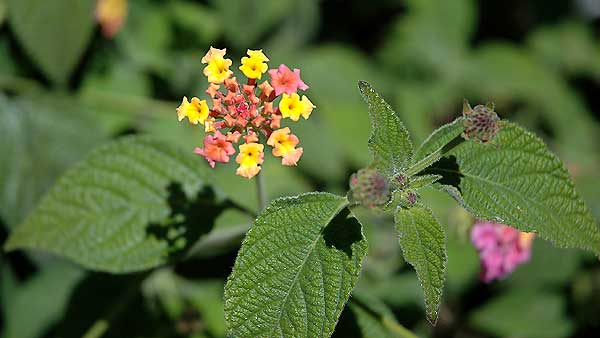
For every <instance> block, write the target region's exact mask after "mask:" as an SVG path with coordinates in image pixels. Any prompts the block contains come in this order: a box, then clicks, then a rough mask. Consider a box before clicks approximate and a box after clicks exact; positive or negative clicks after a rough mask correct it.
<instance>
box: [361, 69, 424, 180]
mask: <svg viewBox="0 0 600 338" xmlns="http://www.w3.org/2000/svg"><path fill="white" fill-rule="evenodd" d="M358 87H359V88H360V92H361V94H362V97H363V99H364V100H365V102H366V103H367V105H368V106H369V115H370V117H371V123H372V132H371V137H370V138H369V149H371V152H372V153H373V162H374V165H375V168H377V169H378V170H379V171H380V172H382V173H383V174H385V175H387V176H389V177H391V176H394V175H396V174H398V173H400V172H401V171H402V169H404V167H405V165H406V163H407V161H408V160H409V159H410V158H411V156H412V152H413V148H412V143H411V142H410V137H409V135H408V131H407V130H406V128H404V125H403V124H402V122H401V121H400V119H399V118H398V116H397V115H396V113H394V110H393V109H392V107H390V105H389V104H387V103H386V102H385V101H384V100H383V98H382V97H381V96H379V94H377V92H375V90H374V89H373V87H371V85H370V84H368V83H367V82H364V81H359V82H358Z"/></svg>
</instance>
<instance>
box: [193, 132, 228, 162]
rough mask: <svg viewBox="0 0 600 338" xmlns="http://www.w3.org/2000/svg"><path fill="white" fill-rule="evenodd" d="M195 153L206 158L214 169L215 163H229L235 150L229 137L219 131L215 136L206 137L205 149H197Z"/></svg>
mask: <svg viewBox="0 0 600 338" xmlns="http://www.w3.org/2000/svg"><path fill="white" fill-rule="evenodd" d="M194 152H195V153H196V154H199V155H202V156H204V158H205V159H206V160H207V161H208V164H210V166H211V167H212V168H214V167H215V162H221V163H227V162H229V156H230V155H233V154H234V153H235V149H234V148H233V145H232V144H231V142H229V141H228V140H227V137H226V136H225V135H223V134H221V132H219V131H218V130H217V131H215V134H214V135H206V137H205V138H204V148H196V149H194Z"/></svg>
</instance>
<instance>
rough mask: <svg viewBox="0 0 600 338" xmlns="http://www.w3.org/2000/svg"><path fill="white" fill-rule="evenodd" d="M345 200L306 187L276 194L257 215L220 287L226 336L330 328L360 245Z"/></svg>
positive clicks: (324, 333)
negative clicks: (285, 195)
mask: <svg viewBox="0 0 600 338" xmlns="http://www.w3.org/2000/svg"><path fill="white" fill-rule="evenodd" d="M347 205H348V201H347V200H346V198H343V197H339V196H335V195H331V194H327V193H308V194H304V195H300V196H297V197H288V198H281V199H277V200H275V201H274V202H272V203H271V204H270V205H269V206H268V207H267V208H266V209H265V210H264V211H263V212H262V213H261V214H260V215H259V216H258V218H257V219H256V221H255V223H254V225H253V227H252V229H251V230H250V231H249V232H248V235H247V236H246V239H245V240H244V242H243V244H242V248H241V249H240V252H239V254H238V258H237V260H236V262H235V266H234V268H233V272H232V273H231V276H230V277H229V280H228V282H227V285H226V286H225V319H226V321H227V323H228V329H229V332H230V335H232V336H235V337H237V338H250V337H251V338H255V337H276V336H277V337H279V336H281V337H296V338H303V337H304V338H309V337H310V338H319V337H329V336H330V335H331V333H332V332H333V329H334V327H335V324H336V322H337V320H338V318H339V316H340V313H341V312H342V309H343V308H344V303H345V302H346V301H347V300H348V297H349V296H350V292H351V291H352V289H353V287H354V285H355V283H356V281H357V279H358V275H359V273H360V267H361V262H362V259H363V258H364V256H365V255H366V252H367V243H366V240H365V239H364V237H363V234H362V229H361V226H360V224H359V223H358V222H357V221H356V220H355V219H354V218H347V215H348V211H347V209H345V207H346V206H347ZM342 210H344V212H343V213H340V211H342Z"/></svg>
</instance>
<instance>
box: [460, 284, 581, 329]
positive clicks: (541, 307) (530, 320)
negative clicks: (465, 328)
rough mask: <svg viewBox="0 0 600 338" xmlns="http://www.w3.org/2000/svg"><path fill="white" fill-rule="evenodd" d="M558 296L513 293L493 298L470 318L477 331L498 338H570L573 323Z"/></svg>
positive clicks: (545, 293)
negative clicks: (497, 337)
mask: <svg viewBox="0 0 600 338" xmlns="http://www.w3.org/2000/svg"><path fill="white" fill-rule="evenodd" d="M565 309H566V304H565V301H564V299H563V298H561V297H560V296H559V295H556V294H553V293H547V292H535V291H532V290H525V291H511V292H510V293H507V294H504V295H501V296H499V297H497V298H494V299H493V300H492V301H490V302H488V303H486V304H485V305H484V306H483V307H481V308H479V309H477V310H476V311H475V312H474V313H473V314H471V316H470V318H469V323H470V324H471V325H472V326H474V327H475V328H477V329H479V330H481V331H484V332H487V333H490V334H493V335H496V336H499V337H528V338H562V337H570V336H571V333H572V331H573V323H571V321H570V320H569V319H568V318H567V317H566V316H565Z"/></svg>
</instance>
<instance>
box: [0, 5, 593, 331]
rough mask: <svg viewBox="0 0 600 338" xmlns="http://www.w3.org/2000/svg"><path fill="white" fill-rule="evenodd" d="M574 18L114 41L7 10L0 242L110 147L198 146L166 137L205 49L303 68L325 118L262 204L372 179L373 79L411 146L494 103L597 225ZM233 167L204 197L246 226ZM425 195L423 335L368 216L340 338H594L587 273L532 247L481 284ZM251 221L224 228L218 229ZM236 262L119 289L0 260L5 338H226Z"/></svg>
mask: <svg viewBox="0 0 600 338" xmlns="http://www.w3.org/2000/svg"><path fill="white" fill-rule="evenodd" d="M582 3H583V2H568V5H564V4H558V2H557V3H546V2H540V1H523V2H516V1H512V2H508V3H507V2H504V1H480V2H477V1H474V0H453V1H435V0H427V1H425V0H406V1H400V0H378V1H371V2H368V3H364V2H362V1H358V0H351V1H340V0H321V1H319V0H283V1H282V0H264V1H245V0H235V1H232V0H209V1H192V0H173V1H168V2H163V1H158V0H130V1H129V13H128V16H127V19H126V23H125V25H124V26H123V29H122V30H121V31H120V32H119V33H118V34H117V35H116V36H115V38H114V39H112V40H109V39H106V38H104V37H103V36H102V35H101V34H100V31H99V29H98V28H97V27H96V26H95V25H96V24H95V22H94V13H93V7H94V1H92V0H86V1H83V0H79V1H74V0H54V1H41V0H0V90H2V93H1V94H0V152H1V153H2V157H1V161H0V234H1V236H0V238H1V239H2V242H4V239H5V238H6V237H7V234H8V233H9V231H10V229H12V228H14V227H15V226H16V225H18V224H20V223H21V222H22V221H23V219H24V217H25V215H27V213H28V212H29V211H30V210H31V208H32V207H34V206H35V205H36V204H37V203H38V202H39V200H40V198H41V196H42V195H43V193H44V192H45V191H46V190H47V189H48V188H49V187H50V186H51V185H52V184H53V183H54V182H55V180H56V179H57V177H59V176H60V175H61V174H62V173H64V171H65V170H66V169H67V168H68V167H70V166H71V165H72V164H73V163H75V162H77V161H79V160H80V159H81V158H83V156H84V155H86V154H87V153H88V152H89V151H90V150H91V149H92V148H93V147H95V146H97V145H100V144H102V143H103V142H105V141H106V140H108V139H111V138H116V137H119V136H121V135H124V134H130V133H137V134H151V135H154V136H155V137H158V138H161V139H163V140H165V141H167V142H169V143H171V144H173V145H177V146H179V147H183V149H188V150H190V151H191V150H192V149H193V148H194V147H195V146H197V145H198V144H200V142H201V140H202V132H201V131H198V129H192V128H191V127H189V126H187V125H182V124H178V123H177V121H176V118H175V107H176V106H177V105H178V103H179V102H178V101H179V100H180V99H181V97H182V96H183V95H187V96H192V95H197V96H201V95H202V94H203V90H204V88H205V86H206V82H205V79H204V77H203V76H202V65H201V64H200V62H199V60H200V58H201V56H202V55H203V54H204V53H205V52H206V50H207V49H208V48H209V46H211V45H213V46H215V47H227V48H228V52H229V55H231V57H232V59H238V58H239V57H241V56H242V55H243V54H244V53H245V51H246V49H247V48H263V50H264V51H265V53H266V54H267V55H268V56H269V57H270V59H271V60H272V61H271V66H272V67H275V66H276V65H278V64H279V63H286V64H288V65H290V66H293V67H297V68H301V69H302V76H303V79H304V80H305V81H306V82H307V84H309V85H310V86H311V92H310V94H311V99H312V101H313V102H314V103H315V104H316V106H317V107H318V108H317V110H315V112H314V114H313V117H312V118H311V119H310V120H307V121H302V122H301V123H299V124H298V125H297V129H296V133H297V134H298V136H299V138H300V142H301V145H302V146H303V147H304V150H305V153H304V156H303V158H302V160H301V161H300V163H299V167H297V168H287V167H285V168H284V167H282V166H280V165H278V164H277V160H276V159H274V158H273V157H270V155H267V156H266V161H265V165H264V172H265V175H266V176H265V179H266V181H267V184H268V193H269V197H270V198H274V197H277V196H283V195H289V194H296V193H300V192H305V191H311V190H314V189H318V190H325V191H330V192H338V193H344V192H345V190H346V188H347V177H348V176H349V174H350V173H351V172H353V171H355V170H356V169H358V168H361V167H364V166H366V165H367V164H368V163H369V161H370V155H369V154H368V151H367V139H368V135H369V130H370V128H369V127H370V122H369V119H368V114H367V111H366V107H365V106H364V104H363V103H362V101H361V99H360V95H359V93H358V90H357V89H356V82H357V81H358V80H368V81H369V82H370V83H372V84H373V85H375V86H376V87H377V88H378V89H379V90H380V91H382V93H383V96H384V97H385V98H386V100H388V101H389V102H390V103H391V104H392V106H393V107H394V108H395V110H396V111H397V112H398V113H399V114H400V116H401V119H402V120H403V121H404V122H405V124H406V126H407V128H408V129H409V130H410V132H411V134H412V135H414V136H415V138H416V139H415V140H414V141H415V143H419V142H420V141H422V140H423V138H424V137H426V136H427V135H428V134H429V132H430V131H431V130H432V129H434V128H435V127H437V126H439V125H441V124H442V123H444V122H448V121H450V120H452V119H453V118H454V117H456V116H457V115H458V114H459V112H460V105H461V102H462V99H463V98H465V97H466V98H469V100H470V101H472V102H482V101H485V100H488V99H490V100H494V101H495V102H496V107H497V111H498V112H499V114H500V115H501V117H502V118H508V119H511V120H513V121H517V122H519V123H521V124H523V125H525V126H527V128H528V129H530V130H533V131H534V132H536V133H537V134H538V135H540V136H542V137H543V138H544V140H545V142H547V144H548V145H549V146H550V147H551V148H552V149H553V150H554V151H555V152H557V154H558V155H559V156H560V157H561V158H562V159H564V160H565V162H566V163H567V165H568V168H569V170H570V171H571V173H572V174H573V176H574V177H575V181H576V184H577V188H578V189H579V190H580V191H581V193H582V194H583V196H584V198H585V199H586V201H587V202H588V204H589V205H590V207H591V208H592V212H593V213H594V215H595V217H596V219H598V218H600V180H599V179H598V178H599V177H598V172H600V124H599V119H600V101H599V100H598V97H599V93H600V38H599V34H600V32H599V31H600V30H599V28H598V27H599V26H598V19H596V21H595V22H593V21H591V20H590V19H589V18H586V17H585V16H582V15H581V13H585V11H586V10H585V7H584V6H583V5H581V4H582ZM498 6H501V7H502V6H504V7H502V8H503V9H504V10H503V11H494V9H497V8H498ZM565 6H566V10H565ZM515 18H520V19H515ZM488 21H489V22H488ZM498 22H503V23H504V22H506V24H504V25H502V27H501V30H502V31H503V32H505V33H504V34H498V33H497V32H498V28H492V27H491V26H492V25H496V24H497V23H498ZM515 37H517V38H515ZM232 166H233V164H230V165H223V166H218V167H217V169H215V183H216V185H217V186H218V187H219V188H220V189H222V190H223V191H224V192H225V193H227V194H228V196H231V197H232V199H234V200H235V202H236V203H238V204H241V205H243V206H244V207H246V208H250V209H254V208H256V202H257V201H256V197H255V192H254V186H253V184H252V183H251V182H248V181H246V180H244V179H242V178H239V177H237V176H235V177H234V176H233V174H232V169H233V168H232ZM423 194H424V196H423V197H424V199H426V200H427V201H428V202H429V203H430V205H432V206H433V211H434V213H435V214H436V216H437V218H438V219H439V220H440V221H441V223H442V224H443V225H447V226H448V228H449V230H448V233H449V236H448V237H449V238H448V256H449V261H448V268H447V270H448V271H447V275H448V285H447V288H446V294H445V297H444V299H445V302H444V304H443V306H442V309H441V313H440V320H439V324H438V326H437V327H435V328H432V327H431V326H429V325H428V324H427V323H426V322H425V320H424V318H425V317H424V305H423V302H422V298H421V291H420V289H419V284H418V281H417V279H416V276H415V275H414V273H413V271H412V270H411V268H410V267H409V266H408V265H407V264H406V263H405V262H404V261H403V259H402V255H401V253H400V250H399V248H398V245H397V240H396V238H395V235H394V234H393V229H392V223H391V220H389V219H387V218H385V217H382V216H381V215H377V214H369V212H365V213H366V216H365V217H370V218H371V220H372V222H370V223H371V224H372V225H371V226H370V227H369V228H367V229H366V230H365V231H366V236H367V237H368V239H369V243H370V253H369V256H368V258H367V260H366V262H365V265H364V267H363V272H362V275H361V279H360V281H359V287H358V289H357V292H363V293H364V292H367V293H365V295H363V296H362V297H363V298H366V299H367V300H365V301H363V302H362V303H361V304H359V305H356V302H354V301H353V302H352V303H350V304H352V305H351V306H350V307H347V309H346V310H345V312H344V314H343V315H342V321H341V323H340V326H339V327H338V329H337V330H336V332H335V333H334V336H335V337H365V338H366V337H370V336H369V332H382V331H381V330H387V329H389V328H385V327H384V328H382V327H379V326H373V325H374V324H373V318H379V317H381V318H383V317H385V318H391V319H390V320H391V321H393V322H395V321H397V322H398V323H400V324H402V325H404V326H406V327H407V328H409V329H411V330H413V331H414V332H416V334H417V335H418V336H421V337H528V338H538V337H539V338H561V337H576V336H577V337H579V336H598V332H600V321H599V320H598V315H597V314H598V311H599V307H598V304H600V264H599V263H598V261H597V259H595V258H594V257H591V256H590V255H587V254H584V253H580V252H575V251H569V250H560V249H556V248H554V247H552V246H550V245H549V244H547V243H545V242H543V241H541V240H536V242H535V245H534V251H533V256H532V260H531V262H530V263H529V264H526V265H524V266H522V267H520V268H519V269H518V270H517V271H516V272H515V273H514V274H513V275H512V276H510V277H509V278H508V279H506V280H504V281H502V282H498V283H495V284H492V285H484V284H482V283H481V282H479V281H478V276H477V274H478V271H479V269H478V259H477V256H476V253H475V251H474V250H473V249H472V247H471V246H470V244H469V240H468V235H467V232H466V230H465V229H466V228H468V226H469V225H470V223H471V222H472V219H470V218H469V216H467V215H465V213H464V211H463V210H462V209H460V208H459V207H456V206H455V204H454V203H452V202H451V201H450V199H449V198H447V197H446V196H442V195H440V194H438V193H436V192H433V191H427V192H424V193H423ZM249 222H250V221H249V220H248V218H247V217H246V216H243V215H241V214H239V213H236V212H227V213H224V214H223V215H222V216H221V217H220V218H219V219H218V220H217V224H216V226H215V229H221V230H223V231H224V233H226V231H227V229H237V228H242V229H244V228H245V227H247V226H248V225H249ZM223 240H230V239H229V238H227V236H224V238H223ZM235 240H236V239H235V238H234V243H239V242H235ZM237 240H239V239H237ZM202 244H203V243H202V241H201V243H198V245H199V246H200V247H201V248H202ZM209 248H210V246H209ZM237 248H238V246H237V245H234V246H233V247H232V248H231V250H229V251H226V252H223V251H218V252H217V251H214V252H213V251H208V252H207V251H206V250H205V251H203V252H202V253H201V254H199V255H198V256H195V257H192V258H190V259H189V260H188V261H186V262H183V263H180V264H178V265H176V266H174V267H172V268H164V269H158V270H154V271H152V272H149V273H147V274H145V275H142V276H140V275H127V276H124V277H119V279H118V280H117V281H114V282H112V284H111V283H107V282H106V280H109V278H108V277H107V276H105V275H101V274H95V273H91V272H84V271H83V270H81V269H80V268H77V267H73V266H70V265H68V264H67V263H64V262H61V261H57V260H56V259H54V258H52V257H48V256H45V255H42V254H36V253H26V254H23V253H16V254H15V253H12V254H4V253H3V254H2V257H1V258H0V278H1V280H0V296H1V297H0V305H1V314H2V316H1V318H2V319H1V326H0V337H3V338H12V337H15V338H17V337H18V338H29V337H31V338H33V337H53V336H57V335H58V336H62V337H80V336H82V335H83V333H84V332H86V330H88V329H89V328H90V327H92V326H94V325H100V326H102V325H104V324H106V325H107V331H106V332H104V336H105V337H122V336H128V337H195V338H201V337H205V338H219V337H222V338H224V337H225V329H224V325H225V324H224V321H223V304H222V303H223V301H222V292H223V285H224V282H225V277H226V276H227V275H228V274H229V272H230V268H231V266H232V265H233V259H234V257H235V253H236V251H237ZM98 285H104V287H103V288H101V287H99V286H98ZM132 285H133V286H132ZM129 289H133V290H134V291H133V292H128V291H127V290H129ZM90 290H98V292H96V293H97V294H94V292H93V291H90ZM101 295H106V296H103V297H101ZM359 297H360V296H358V297H357V299H359ZM373 298H374V299H373ZM360 299H362V298H360ZM373 304H374V305H373ZM370 307H372V308H373V309H372V310H368V309H369V308H370ZM367 310H368V311H367ZM75 314H77V315H75ZM357 317H359V318H358V320H357ZM353 321H355V322H358V326H359V327H358V328H357V327H356V324H352V322H353ZM103 323H104V324H103ZM375 324H377V323H376V322H375ZM394 325H395V324H394ZM100 326H95V327H100ZM373 330H375V331H373ZM371 334H373V333H371ZM377 334H387V335H390V337H393V336H394V335H393V333H389V332H387V333H377Z"/></svg>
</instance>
